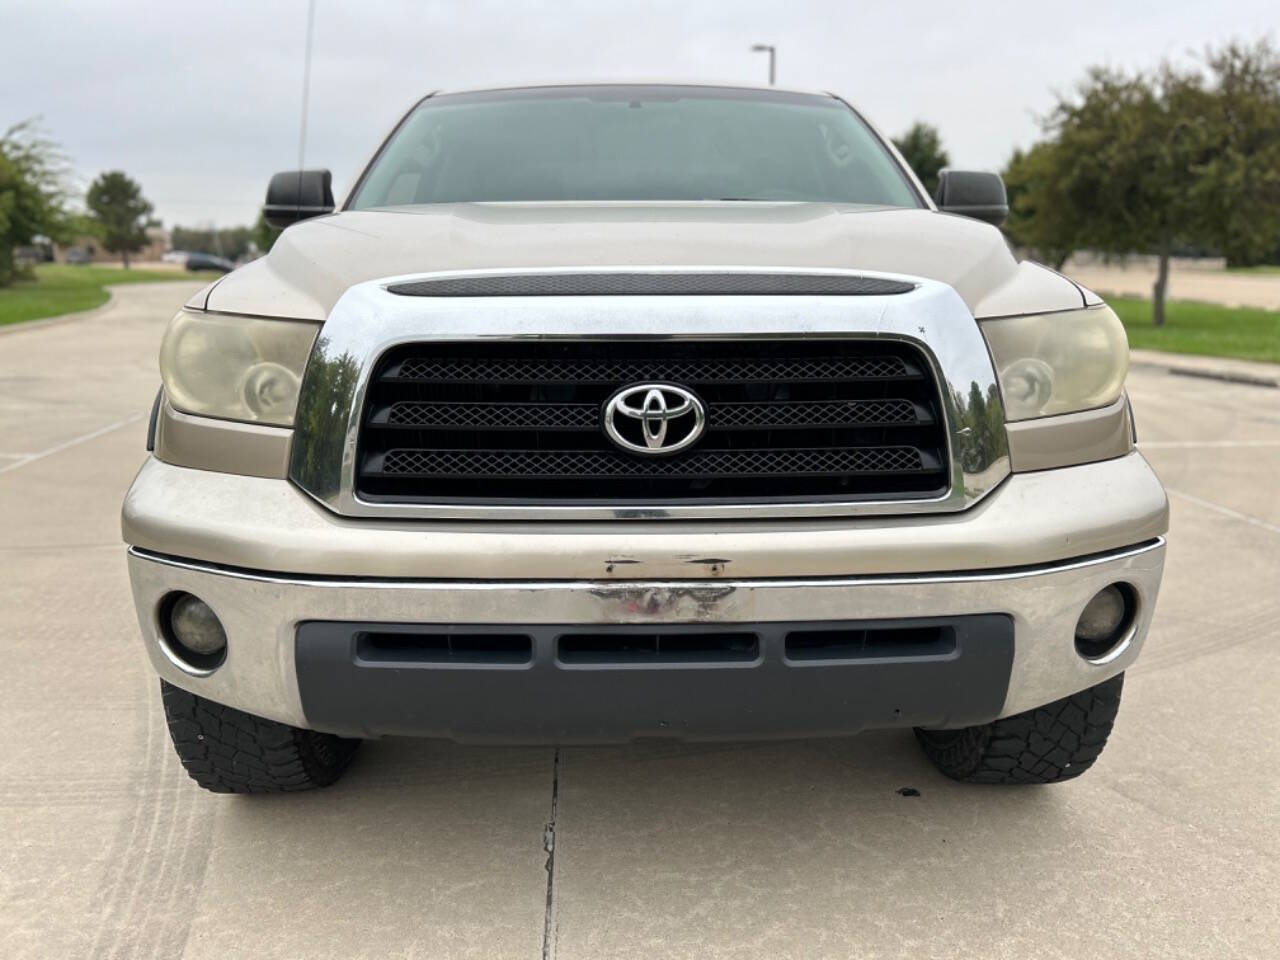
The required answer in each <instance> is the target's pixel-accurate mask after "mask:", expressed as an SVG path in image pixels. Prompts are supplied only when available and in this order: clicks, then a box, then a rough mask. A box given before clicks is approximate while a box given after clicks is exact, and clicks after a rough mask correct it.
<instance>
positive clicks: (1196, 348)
mask: <svg viewBox="0 0 1280 960" xmlns="http://www.w3.org/2000/svg"><path fill="white" fill-rule="evenodd" d="M1107 303H1109V304H1111V307H1112V309H1114V310H1115V312H1116V314H1117V315H1118V316H1119V317H1120V319H1121V320H1122V321H1123V322H1124V328H1125V330H1126V331H1127V332H1128V334H1129V346H1131V347H1136V348H1138V349H1143V350H1167V351H1169V352H1170V353H1197V354H1200V355H1201V356H1206V357H1238V358H1240V359H1241V360H1263V361H1268V362H1270V363H1280V312H1276V311H1272V310H1257V309H1254V308H1252V307H1220V306H1217V305H1215V304H1212V303H1192V302H1191V301H1186V300H1173V301H1170V302H1169V303H1168V304H1167V305H1166V307H1165V322H1164V326H1163V327H1156V326H1154V325H1153V324H1152V323H1151V301H1149V300H1137V299H1131V298H1127V297H1108V298H1107Z"/></svg>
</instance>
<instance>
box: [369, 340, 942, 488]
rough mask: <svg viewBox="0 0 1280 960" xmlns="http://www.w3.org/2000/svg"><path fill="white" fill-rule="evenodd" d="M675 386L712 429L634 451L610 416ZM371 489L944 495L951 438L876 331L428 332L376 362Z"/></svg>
mask: <svg viewBox="0 0 1280 960" xmlns="http://www.w3.org/2000/svg"><path fill="white" fill-rule="evenodd" d="M647 382H655V383H673V384H678V385H679V386H682V387H684V388H686V389H687V390H690V391H692V392H693V393H695V394H696V395H697V396H698V397H699V398H700V399H701V400H702V402H703V404H704V405H705V407H706V429H705V432H704V434H703V436H702V438H701V439H700V440H699V441H698V442H697V443H696V444H694V445H693V446H692V447H690V448H689V449H687V450H685V451H683V452H680V453H676V454H672V455H670V456H660V457H654V456H645V455H642V454H635V453H630V452H627V451H624V450H622V449H620V448H618V447H617V446H615V445H614V444H613V442H612V441H610V439H609V438H608V437H607V436H606V435H605V433H604V431H603V429H602V424H601V417H602V410H603V407H604V405H605V403H606V402H607V401H608V399H609V398H610V397H611V396H612V395H613V394H614V393H615V392H617V391H618V390H619V389H620V388H623V387H626V386H628V385H632V384H635V383H647ZM363 418H364V419H363V425H362V429H361V434H360V442H359V447H358V457H357V477H356V490H357V493H358V494H359V495H360V496H361V497H362V498H363V499H366V500H370V501H375V502H400V503H404V502H410V503H412V502H435V503H529V504H538V503H543V504H550V503H555V504H581V505H592V504H595V505H604V504H608V505H614V504H627V503H632V504H637V505H644V504H653V503H658V502H662V503H672V502H674V503H688V502H691V501H692V502H703V503H712V502H741V501H744V500H750V501H775V500H783V501H786V500H791V501H799V500H815V499H819V500H820V499H884V498H919V497H931V496H938V495H940V494H942V493H944V492H945V491H946V488H947V484H948V476H949V474H948V469H947V459H946V439H945V431H944V425H943V422H942V419H943V418H942V416H941V410H940V409H939V399H938V391H937V386H936V384H935V383H934V381H933V377H932V375H931V373H930V368H929V365H928V364H927V363H926V362H925V359H924V357H923V356H922V355H921V354H920V352H919V351H918V350H916V349H915V348H914V347H911V346H910V345H908V344H904V343H899V342H873V341H866V340H849V339H845V340H821V341H814V340H754V341H716V340H616V341H593V340H583V341H574V340H564V341H558V340H539V341H493V342H463V343H457V342H437V343H415V344H409V345H406V346H402V347H397V348H395V349H393V350H392V351H390V352H388V353H387V354H386V355H384V356H383V357H382V358H381V360H380V361H379V362H378V364H377V366H376V367H375V370H374V376H373V379H372V380H371V382H370V384H369V387H368V391H367V396H366V403H365V410H364V413H363Z"/></svg>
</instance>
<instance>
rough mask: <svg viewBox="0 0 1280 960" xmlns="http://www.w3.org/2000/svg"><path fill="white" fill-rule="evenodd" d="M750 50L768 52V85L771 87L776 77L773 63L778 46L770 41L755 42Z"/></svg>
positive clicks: (776, 55)
mask: <svg viewBox="0 0 1280 960" xmlns="http://www.w3.org/2000/svg"><path fill="white" fill-rule="evenodd" d="M751 52H752V53H767V54H769V86H771V87H772V86H773V84H774V81H775V79H776V73H775V71H774V65H775V63H776V62H777V57H778V48H777V47H775V46H774V45H773V44H772V43H756V44H753V45H752V47H751Z"/></svg>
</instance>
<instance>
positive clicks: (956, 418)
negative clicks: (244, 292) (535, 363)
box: [290, 267, 1009, 520]
mask: <svg viewBox="0 0 1280 960" xmlns="http://www.w3.org/2000/svg"><path fill="white" fill-rule="evenodd" d="M599 271H600V272H602V273H608V274H618V273H620V272H624V271H623V270H622V269H621V268H618V267H608V268H599ZM561 272H563V273H574V274H581V273H583V272H585V271H584V270H583V268H573V269H572V270H568V269H565V270H548V269H531V270H523V271H520V270H494V271H466V272H457V273H450V274H444V273H438V274H427V275H412V276H406V277H392V278H386V279H382V280H377V281H370V282H367V283H362V284H358V285H356V286H353V287H351V288H350V289H349V290H347V292H346V293H345V294H344V295H343V296H342V297H341V299H340V300H339V301H338V303H337V304H336V305H335V307H334V309H333V311H332V312H331V314H330V316H329V319H328V321H327V322H326V323H325V326H324V328H323V329H322V331H321V334H320V336H319V337H318V338H317V340H316V345H315V348H314V350H313V352H312V356H311V360H310V362H309V363H308V366H307V372H306V375H305V377H304V379H303V384H302V395H301V398H300V401H299V405H298V418H297V426H296V431H295V437H294V442H293V450H292V456H291V467H290V476H291V478H292V479H293V481H294V482H295V483H296V484H297V485H298V486H299V487H301V488H302V489H303V490H305V491H306V492H308V493H309V494H310V495H311V496H312V497H314V498H315V499H316V500H318V501H319V502H320V503H321V504H323V505H324V506H326V507H328V508H329V509H330V510H332V511H334V512H335V513H338V514H341V515H344V516H363V517H419V518H426V517H432V518H442V519H448V518H458V519H462V518H472V519H475V518H491V519H508V520H535V519H565V520H590V519H681V518H690V519H692V518H717V517H724V518H728V517H738V518H764V517H817V516H857V515H872V514H875V515H885V514H919V513H943V512H954V511H957V510H962V509H965V508H966V507H968V506H971V505H972V504H973V503H975V502H977V501H978V500H979V499H981V498H982V497H983V496H984V495H985V494H987V493H988V492H990V491H991V490H992V489H994V488H995V487H996V486H998V485H999V483H1000V482H1001V481H1002V480H1003V479H1004V478H1005V477H1006V476H1007V475H1008V473H1009V458H1008V445H1007V439H1006V435H1005V431H1004V427H1003V422H1004V416H1003V406H1002V404H1001V401H1000V395H999V390H998V387H997V385H996V375H995V371H994V369H993V367H992V364H991V360H990V357H989V354H988V353H987V349H986V344H985V342H984V341H983V339H982V334H981V332H980V331H979V329H978V325H977V323H975V322H974V320H973V317H972V315H971V314H970V312H969V310H968V308H967V307H966V306H965V304H964V302H963V301H962V300H961V299H960V297H959V296H958V295H957V294H956V293H955V291H953V290H952V289H951V288H950V287H948V286H946V285H944V284H941V283H937V282H935V281H929V280H921V279H917V278H912V277H901V276H896V275H885V274H871V273H866V272H862V271H839V270H808V271H806V270H796V269H794V268H792V269H781V268H776V267H771V268H763V267H761V268H707V267H699V268H693V267H690V268H685V269H684V270H679V269H674V268H656V267H646V268H631V269H629V270H627V271H626V272H635V273H642V274H671V273H680V272H694V273H698V274H706V273H708V272H718V273H752V274H775V275H776V274H780V273H787V274H808V275H838V276H850V277H857V276H872V277H881V278H884V279H887V280H895V281H899V282H903V283H909V284H910V285H911V286H912V289H911V291H910V292H907V293H896V294H891V295H883V296H866V295H864V296H845V295H795V294H781V295H778V296H769V295H762V294H756V295H750V296H744V295H724V296H705V295H690V296H679V295H674V296H673V295H654V296H640V295H637V296H616V295H600V296H531V297H518V296H509V295H508V296H502V297H429V298H423V297H404V296H397V295H395V294H393V293H390V292H389V291H388V290H387V287H389V286H392V285H396V284H401V283H406V282H414V281H422V280H427V279H439V278H445V277H477V276H504V277H507V276H516V275H521V274H527V275H529V276H531V277H536V276H543V275H546V274H554V273H561ZM844 337H848V338H853V339H861V340H872V341H874V340H884V339H891V340H897V341H902V342H905V343H908V344H911V345H913V346H915V347H917V348H918V349H919V350H920V351H921V352H922V353H923V354H924V357H925V359H926V361H927V362H928V363H929V364H930V366H931V368H932V370H931V372H932V374H933V377H934V380H935V382H936V383H937V385H938V388H939V394H940V403H941V409H942V410H943V413H944V419H945V421H946V427H947V430H946V435H947V456H948V460H949V463H950V476H951V484H950V489H949V490H948V491H946V492H945V493H944V494H943V495H941V496H937V497H932V498H928V499H903V500H894V499H889V500H885V499H878V500H858V499H850V500H836V501H832V500H823V501H820V502H805V501H796V502H767V503H741V502H734V503H719V504H717V503H679V502H673V503H671V504H657V505H654V504H644V505H626V504H618V505H611V504H606V505H594V504H593V505H586V506H584V505H563V504H554V503H539V502H537V501H536V500H532V501H531V502H529V503H528V504H511V503H505V502H504V503H494V504H485V503H481V504H456V503H455V504H448V503H424V502H411V503H405V502H399V503H380V502H378V503H374V502H367V501H365V500H362V499H361V498H360V497H358V496H357V495H356V492H355V483H354V479H355V477H354V472H355V466H356V458H357V443H358V439H359V432H360V426H361V418H362V414H363V411H364V398H365V390H366V387H367V385H368V383H369V379H370V376H371V373H372V370H373V367H374V365H375V364H376V363H377V361H378V359H379V358H380V357H381V356H382V355H383V354H384V353H385V352H386V351H387V350H388V349H390V348H392V347H395V346H399V345H403V344H408V343H414V342H434V341H440V342H449V341H477V340H487V339H496V340H521V339H570V340H603V341H613V340H625V339H672V338H686V339H698V340H716V339H726V340H736V341H742V340H757V339H763V340H794V339H828V340H829V339H835V338H844ZM975 399H976V400H977V403H976V404H975V403H974V401H975Z"/></svg>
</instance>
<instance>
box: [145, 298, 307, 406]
mask: <svg viewBox="0 0 1280 960" xmlns="http://www.w3.org/2000/svg"><path fill="white" fill-rule="evenodd" d="M319 329H320V328H319V327H318V326H317V325H316V324H314V323H298V322H294V321H292V320H262V319H258V318H255V317H230V316H224V315H221V314H216V313H188V312H187V311H186V310H183V311H181V312H180V313H179V314H178V315H177V316H176V317H174V318H173V320H171V321H170V322H169V328H168V329H167V330H165V333H164V341H163V342H162V343H161V344H160V376H161V378H162V379H163V380H164V392H165V395H166V396H167V397H168V398H169V402H170V403H171V404H173V406H174V407H175V408H176V409H178V410H182V411H184V412H185V413H194V414H197V415H199V416H204V417H221V418H223V419H225V420H247V421H252V422H255V423H269V424H275V425H278V426H285V427H287V426H291V425H292V424H293V415H294V412H295V411H296V410H297V407H298V387H299V385H300V384H301V382H302V371H303V369H304V368H305V367H306V365H307V357H308V355H310V353H311V345H312V343H314V342H315V339H316V333H317V331H319Z"/></svg>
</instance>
